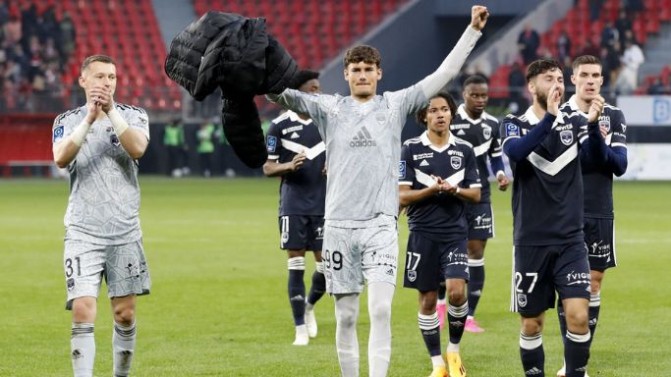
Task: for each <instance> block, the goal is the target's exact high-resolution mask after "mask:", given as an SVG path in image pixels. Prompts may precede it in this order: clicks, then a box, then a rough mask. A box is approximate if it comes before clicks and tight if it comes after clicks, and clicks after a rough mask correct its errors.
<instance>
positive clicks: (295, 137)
mask: <svg viewBox="0 0 671 377" xmlns="http://www.w3.org/2000/svg"><path fill="white" fill-rule="evenodd" d="M299 137H300V136H298V134H297V133H295V132H294V133H292V134H291V136H290V138H291V139H298V138H299Z"/></svg>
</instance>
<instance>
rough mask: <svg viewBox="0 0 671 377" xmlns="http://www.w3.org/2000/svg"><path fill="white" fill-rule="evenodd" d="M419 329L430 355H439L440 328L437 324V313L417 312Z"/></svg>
mask: <svg viewBox="0 0 671 377" xmlns="http://www.w3.org/2000/svg"><path fill="white" fill-rule="evenodd" d="M417 322H418V323H419V331H421V332H422V338H423V339H424V344H426V349H427V350H428V351H429V355H430V356H440V353H441V350H440V328H439V326H438V313H436V312H434V313H433V314H428V315H424V314H421V313H418V314H417Z"/></svg>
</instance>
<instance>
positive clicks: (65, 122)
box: [52, 104, 149, 245]
mask: <svg viewBox="0 0 671 377" xmlns="http://www.w3.org/2000/svg"><path fill="white" fill-rule="evenodd" d="M115 106H116V109H117V111H119V113H120V114H121V116H122V117H123V118H124V120H125V121H126V122H127V123H128V125H129V127H131V128H134V129H138V130H140V131H141V132H142V133H144V134H145V136H146V137H147V139H149V121H148V118H147V113H146V112H145V111H144V110H143V109H141V108H137V107H134V106H128V105H122V104H115ZM86 113H87V109H86V107H85V106H84V107H80V108H77V109H74V110H71V111H68V112H66V113H63V114H61V115H59V116H58V117H57V118H56V120H55V121H54V125H53V130H52V135H53V143H54V144H56V143H58V142H60V141H61V140H63V139H64V138H66V137H67V136H69V135H70V134H71V133H72V131H74V129H75V128H76V127H77V126H78V125H79V124H80V123H81V122H82V120H83V119H84V117H85V116H86ZM68 171H69V173H70V197H69V199H68V208H67V210H66V213H65V219H64V222H65V227H66V238H68V239H77V240H83V241H86V242H91V243H94V244H99V245H120V244H125V243H129V242H134V241H137V240H138V239H140V238H141V237H142V231H141V229H140V219H139V210H140V186H139V184H138V178H137V173H138V164H137V161H135V160H133V159H132V158H131V157H130V156H129V155H128V153H127V152H126V150H125V149H124V148H123V146H122V145H121V142H120V141H119V138H118V137H117V135H116V134H115V133H114V128H113V127H112V123H111V122H110V120H109V119H108V118H104V119H102V120H97V121H95V122H94V123H93V124H92V125H91V128H90V130H89V133H88V134H87V135H86V140H85V141H84V143H83V144H82V146H81V149H80V150H79V152H78V153H77V156H76V157H75V159H74V160H73V161H72V162H71V163H70V165H69V166H68Z"/></svg>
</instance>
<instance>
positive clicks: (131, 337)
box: [112, 322, 136, 377]
mask: <svg viewBox="0 0 671 377" xmlns="http://www.w3.org/2000/svg"><path fill="white" fill-rule="evenodd" d="M135 337H136V331H135V322H133V323H132V324H131V325H130V326H124V325H121V324H119V323H116V322H114V329H113V332H112V355H113V359H114V376H115V377H125V376H128V374H129V373H130V365H131V362H132V361H133V354H134V353H135Z"/></svg>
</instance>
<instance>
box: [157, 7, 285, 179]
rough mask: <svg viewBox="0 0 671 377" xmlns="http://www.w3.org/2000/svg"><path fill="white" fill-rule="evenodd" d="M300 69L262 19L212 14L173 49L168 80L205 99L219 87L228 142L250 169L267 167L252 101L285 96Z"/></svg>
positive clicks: (182, 35)
mask: <svg viewBox="0 0 671 377" xmlns="http://www.w3.org/2000/svg"><path fill="white" fill-rule="evenodd" d="M297 71H298V67H297V65H296V62H295V61H294V59H293V58H292V57H291V55H289V53H287V51H286V50H285V49H284V47H282V45H281V44H279V43H278V42H277V40H276V39H275V38H274V37H272V36H271V35H270V34H268V33H267V32H266V23H265V19H263V18H254V19H250V18H246V17H243V16H240V15H237V14H232V13H222V12H208V13H206V14H205V15H203V17H201V18H200V19H199V20H198V21H195V22H193V23H191V24H190V25H189V26H188V27H187V28H186V29H184V30H183V31H182V32H181V33H179V34H178V35H177V36H176V37H175V39H173V41H172V43H171V44H170V51H169V53H168V57H167V58H166V61H165V72H166V73H167V75H168V77H170V78H171V79H172V80H173V81H175V82H177V83H178V84H179V85H181V86H182V87H184V88H185V89H186V90H188V91H189V94H191V96H193V98H195V99H196V100H199V101H200V100H202V99H204V98H205V97H207V96H208V95H209V94H210V93H212V92H213V91H214V90H215V89H216V88H217V87H220V88H221V90H222V93H223V97H224V103H223V108H222V122H223V125H224V132H225V133H226V138H227V139H228V141H229V142H230V144H231V146H232V147H233V150H234V151H235V153H236V154H237V155H238V157H239V158H240V159H241V160H242V161H243V162H244V163H245V164H246V165H247V166H249V167H253V168H257V167H260V166H261V165H263V163H264V162H265V161H266V159H267V157H268V154H267V152H266V148H265V141H264V137H263V130H262V129H261V122H260V120H259V116H258V111H257V109H256V105H255V104H254V100H253V99H254V96H255V95H258V94H267V93H281V92H282V91H283V90H284V89H285V88H286V87H287V86H288V83H289V82H290V81H291V79H292V78H293V77H294V75H295V74H296V73H297Z"/></svg>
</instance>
